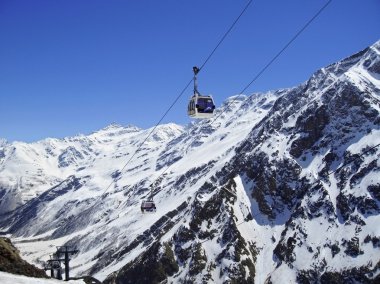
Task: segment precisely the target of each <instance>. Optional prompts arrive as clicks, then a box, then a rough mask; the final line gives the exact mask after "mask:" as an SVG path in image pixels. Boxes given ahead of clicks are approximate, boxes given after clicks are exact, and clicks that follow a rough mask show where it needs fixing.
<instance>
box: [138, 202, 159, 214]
mask: <svg viewBox="0 0 380 284" xmlns="http://www.w3.org/2000/svg"><path fill="white" fill-rule="evenodd" d="M155 211H156V204H154V201H153V199H147V200H143V201H142V202H141V212H143V213H144V212H155Z"/></svg>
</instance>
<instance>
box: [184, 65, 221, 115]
mask: <svg viewBox="0 0 380 284" xmlns="http://www.w3.org/2000/svg"><path fill="white" fill-rule="evenodd" d="M193 71H194V94H193V96H192V97H191V98H190V101H189V105H188V107H187V114H188V115H189V116H190V117H192V118H210V117H212V116H213V113H214V110H215V104H214V100H213V99H212V97H211V96H204V95H201V94H200V93H199V92H198V86H197V74H198V72H199V68H198V67H196V66H194V67H193Z"/></svg>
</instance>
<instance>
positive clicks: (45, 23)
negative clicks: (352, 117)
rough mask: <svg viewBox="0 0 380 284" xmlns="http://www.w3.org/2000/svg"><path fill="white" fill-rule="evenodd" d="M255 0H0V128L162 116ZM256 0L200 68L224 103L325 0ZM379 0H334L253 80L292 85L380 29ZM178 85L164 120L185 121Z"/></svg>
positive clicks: (36, 134) (49, 128)
mask: <svg viewBox="0 0 380 284" xmlns="http://www.w3.org/2000/svg"><path fill="white" fill-rule="evenodd" d="M247 2H248V1H247V0H244V1H243V0H233V1H232V0H219V1H217V0H193V1H178V0H163V1H156V0H150V1H146V0H141V1H126V0H109V1H105V0H91V1H90V0H88V1H87V0H78V1H73V0H71V1H67V0H60V1H54V0H35V1H30V0H24V1H22V0H0V137H1V138H5V139H7V140H8V141H15V140H21V141H27V142H32V141H36V140H39V139H43V138H46V137H57V138H62V137H65V136H73V135H76V134H78V133H83V134H88V133H91V132H92V131H96V130H98V129H100V128H103V127H105V126H107V125H109V124H110V123H114V122H115V123H119V124H122V125H127V124H133V125H136V126H139V127H142V128H148V127H152V126H154V125H155V124H156V123H157V121H158V120H159V119H160V118H161V116H162V115H163V113H164V112H165V111H166V110H167V108H168V107H169V105H170V104H171V103H172V102H173V101H174V99H175V98H176V97H177V96H178V95H179V93H180V92H181V91H182V89H183V88H184V86H185V85H186V84H187V83H188V82H189V80H190V79H191V77H192V66H194V65H201V64H202V63H203V62H204V60H205V59H206V58H207V56H208V55H209V54H210V52H211V51H212V50H213V48H214V47H215V45H216V44H217V42H218V41H219V39H220V38H221V37H222V35H223V34H224V32H225V31H226V30H227V28H228V27H229V26H230V25H231V23H232V22H233V21H234V19H235V18H236V17H237V16H238V15H239V13H240V11H241V10H242V8H243V7H244V6H245V5H246V3H247ZM326 2H327V1H326V0H324V1H322V0H321V1H320V0H313V1H311V0H308V1H305V0H288V1H279V0H277V1H275V0H256V1H253V3H252V4H251V6H250V7H249V9H248V10H247V11H246V13H245V14H244V15H243V16H242V18H241V19H240V21H239V22H238V24H237V25H236V26H235V28H234V29H233V30H232V32H231V34H230V35H229V36H228V37H227V38H226V40H225V41H224V42H223V44H222V45H221V46H220V47H219V49H218V50H217V51H216V53H215V54H214V55H213V57H212V58H211V59H210V61H209V62H208V63H207V65H206V66H205V68H204V69H203V70H202V72H201V73H200V74H199V90H200V91H201V92H202V93H204V94H212V95H213V96H214V98H215V102H216V105H217V106H219V105H220V104H221V103H222V102H223V101H224V100H225V99H226V98H228V97H229V96H232V95H235V94H238V93H239V92H240V91H241V90H242V89H243V87H244V86H245V85H247V84H248V83H249V82H250V81H251V80H252V79H253V77H254V76H255V75H256V74H257V73H258V72H259V71H260V70H261V69H262V68H263V67H264V66H265V65H266V64H267V63H268V62H269V61H270V60H271V59H272V57H273V56H274V55H275V54H276V53H277V52H278V51H279V50H281V48H282V47H283V46H284V45H285V44H286V43H287V42H288V40H289V39H290V38H291V37H292V36H293V35H294V34H295V33H296V32H297V31H298V30H299V29H300V28H301V27H302V26H303V25H304V24H305V23H306V22H307V21H308V20H309V19H310V18H311V17H312V16H313V15H314V14H315V13H316V12H317V11H318V10H319V9H320V7H322V6H323V4H324V3H326ZM379 15H380V1H378V0H365V1H358V0H334V1H332V3H331V4H330V5H329V6H328V7H327V8H326V10H325V11H324V12H323V13H322V14H321V15H320V16H319V17H318V18H317V19H316V20H315V21H314V22H313V23H312V24H311V26H310V27H309V28H308V29H307V30H306V31H305V32H303V33H302V34H301V36H300V37H299V38H298V39H297V40H296V41H295V42H294V43H293V44H292V45H291V46H290V47H289V48H288V49H287V50H286V51H285V52H284V53H283V54H282V55H281V57H280V58H279V59H278V60H277V61H276V62H274V64H273V65H271V66H270V68H268V70H267V71H266V72H265V73H264V74H263V75H262V76H261V77H260V78H259V79H258V80H257V81H256V82H255V83H254V84H253V85H252V86H251V87H250V88H249V89H248V90H247V91H246V94H251V93H254V92H261V91H268V90H274V89H278V88H285V87H292V86H296V85H298V84H300V83H302V82H304V81H305V80H307V79H308V78H309V77H310V75H312V73H313V72H315V71H316V70H317V69H319V68H321V67H324V66H326V65H328V64H330V63H333V62H335V61H338V60H340V59H342V58H344V57H347V56H349V55H351V54H353V53H355V52H357V51H359V50H361V49H363V48H365V47H367V46H368V45H371V44H373V43H374V42H376V41H377V40H379V39H380V32H379V31H380V29H379V27H380V16H379ZM191 93H192V88H189V89H188V90H187V92H186V93H185V94H184V95H183V96H182V97H181V99H180V100H179V101H178V102H177V104H176V105H175V106H174V107H173V109H172V110H171V111H170V112H169V114H168V115H167V117H166V118H165V119H164V121H163V122H164V123H167V122H175V123H178V124H183V125H185V124H187V123H188V122H189V121H190V119H189V118H188V117H187V114H186V108H187V101H188V99H189V97H190V96H191Z"/></svg>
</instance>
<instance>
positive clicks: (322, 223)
mask: <svg viewBox="0 0 380 284" xmlns="http://www.w3.org/2000/svg"><path fill="white" fill-rule="evenodd" d="M379 62H380V42H378V43H376V44H375V45H373V46H371V47H369V48H367V49H365V50H363V51H361V52H359V53H358V54H355V55H353V56H351V57H349V58H347V59H344V60H343V61H341V62H338V63H335V64H332V65H330V66H328V67H326V68H323V69H321V70H319V71H317V72H316V73H315V74H313V76H312V77H311V78H310V79H309V80H308V81H307V82H306V83H304V84H302V85H300V86H298V87H295V88H291V89H285V90H279V91H275V92H271V93H267V94H254V95H252V96H250V97H244V96H239V97H233V98H231V99H230V100H229V101H227V102H226V103H225V104H223V105H222V107H221V108H220V109H218V110H216V115H220V118H219V119H218V120H216V121H215V122H212V123H211V122H210V121H207V120H203V121H200V122H198V123H194V124H193V125H190V126H189V127H187V128H185V129H181V130H180V131H177V130H176V129H177V128H176V127H174V126H171V127H165V128H164V129H162V131H160V132H159V133H158V134H157V135H156V136H155V137H153V139H152V140H150V141H145V142H144V143H143V144H142V147H141V149H140V150H139V151H137V152H136V153H135V152H134V150H135V149H137V146H138V145H139V141H144V138H145V137H146V136H145V135H146V133H141V132H140V131H139V130H137V129H133V130H128V131H127V130H125V129H120V127H118V126H113V127H111V128H109V129H106V130H103V131H101V132H100V133H98V134H94V135H93V136H91V138H81V139H79V140H80V141H81V142H80V144H81V145H82V146H83V145H85V146H83V147H77V148H75V149H76V150H75V151H74V149H72V148H69V146H67V145H65V146H60V147H61V150H60V151H55V152H57V153H56V154H55V158H54V159H55V160H54V161H55V162H57V163H58V165H60V166H58V168H59V170H60V171H63V172H65V171H67V172H68V173H69V172H70V169H71V170H72V169H75V172H74V174H73V173H72V172H70V173H71V175H69V176H67V177H66V178H64V179H62V180H60V181H59V182H57V184H55V185H54V186H52V187H50V188H49V189H48V190H45V191H44V192H43V193H41V194H39V195H38V197H35V198H32V199H31V200H30V201H29V202H28V203H26V204H24V205H22V206H21V207H19V208H18V210H16V211H14V212H11V213H9V214H7V215H6V216H4V217H3V218H2V219H1V220H0V224H1V225H2V226H3V227H6V228H7V229H8V230H9V231H10V232H11V233H13V234H14V235H17V236H23V237H25V238H28V237H31V236H34V237H38V236H40V235H41V236H42V237H41V238H42V242H46V246H48V244H49V241H52V240H56V239H58V238H60V237H65V238H64V239H65V240H66V241H67V242H68V243H69V244H74V243H75V244H77V245H78V246H80V249H81V254H79V255H78V256H77V258H75V259H73V267H74V271H75V272H76V273H78V274H91V275H95V276H96V277H97V278H100V279H105V282H106V283H284V282H300V283H324V282H327V283H357V282H359V283H376V281H378V280H379V275H380V264H379V263H380V254H379V248H380V241H379V240H380V229H379V228H380V227H379V226H378V224H379V223H380V216H379V213H380V193H379V191H380V175H379V172H380V163H379V157H380V147H379V145H378V144H379V143H380V114H379V113H380V73H379ZM168 133H169V134H168ZM173 133H176V134H177V135H171V134H173ZM119 135H126V136H123V138H120V136H119ZM170 136H172V137H171V138H172V139H170V138H169V137H170ZM74 140H75V139H74ZM75 141H76V140H75ZM115 141H117V142H115ZM76 142H78V141H76ZM70 143H73V141H70ZM99 143H100V144H101V145H102V147H100V146H99V147H98V148H97V147H95V146H94V145H100V144H99ZM115 143H116V144H115ZM115 145H116V146H115ZM90 149H91V151H90ZM104 149H112V151H106V150H104ZM9 151H10V148H9V147H8V148H7V150H6V151H4V153H5V156H6V155H7V153H10V152H9ZM51 151H53V150H52V149H51ZM53 152H54V151H53ZM55 152H54V153H55ZM58 153H60V154H58ZM78 153H80V154H78ZM134 154H135V155H136V160H137V161H136V162H132V163H131V164H130V165H129V164H128V166H127V167H123V165H124V164H123V163H121V162H120V161H121V160H123V161H125V159H126V158H130V157H132V155H134ZM62 155H63V156H62ZM59 157H61V158H59ZM123 158H124V159H123ZM3 160H4V158H3ZM102 162H104V163H105V164H106V165H108V167H107V168H106V169H104V168H103V167H100V166H99V165H103V164H102ZM97 165H98V166H97ZM121 169H122V170H121ZM104 180H106V181H107V182H104ZM109 184H110V186H108V185H109ZM107 186H108V187H107ZM103 189H104V190H103ZM0 193H1V191H0ZM151 193H152V194H153V196H154V200H155V202H156V205H157V208H158V210H157V212H155V213H153V214H142V213H141V212H140V208H139V205H140V202H141V200H142V199H146V198H148V196H149V195H150V194H151ZM2 194H3V195H5V193H2ZM48 212H49V213H48ZM24 216H28V217H24ZM26 218H29V219H26ZM28 220H32V221H28ZM70 234H71V235H70ZM26 249H27V248H26ZM83 263H88V265H87V266H86V265H82V264H83Z"/></svg>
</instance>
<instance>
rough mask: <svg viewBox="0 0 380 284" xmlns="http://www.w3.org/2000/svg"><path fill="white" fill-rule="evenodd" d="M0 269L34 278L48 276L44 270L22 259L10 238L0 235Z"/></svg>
mask: <svg viewBox="0 0 380 284" xmlns="http://www.w3.org/2000/svg"><path fill="white" fill-rule="evenodd" d="M0 271H3V272H8V273H12V274H19V275H25V276H29V277H36V278H48V277H47V276H46V273H45V271H43V270H42V269H39V268H37V267H36V266H34V265H31V264H29V263H27V262H26V261H25V260H23V259H22V258H21V257H20V255H19V252H18V250H17V249H16V248H15V247H14V246H13V244H12V243H11V241H10V239H8V238H2V237H0Z"/></svg>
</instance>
